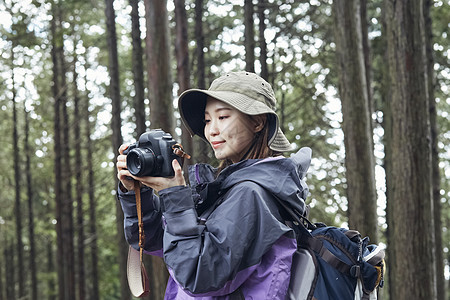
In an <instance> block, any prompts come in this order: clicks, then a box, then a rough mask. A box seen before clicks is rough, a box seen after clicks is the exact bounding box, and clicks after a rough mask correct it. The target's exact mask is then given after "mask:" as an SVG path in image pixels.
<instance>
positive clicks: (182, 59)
mask: <svg viewBox="0 0 450 300" xmlns="http://www.w3.org/2000/svg"><path fill="white" fill-rule="evenodd" d="M174 3H175V29H176V40H175V56H176V58H177V81H178V87H179V88H178V96H179V95H180V94H181V93H182V92H184V91H185V90H187V89H189V88H190V87H191V84H190V74H191V72H190V70H189V39H188V22H187V16H186V8H185V1H184V0H175V2H174ZM181 123H182V124H181V129H182V133H181V143H182V145H183V147H184V150H185V151H186V152H187V153H192V138H191V136H190V135H189V132H188V130H187V128H186V126H185V125H184V123H183V122H181ZM183 169H184V170H185V174H187V163H185V164H184V166H183Z"/></svg>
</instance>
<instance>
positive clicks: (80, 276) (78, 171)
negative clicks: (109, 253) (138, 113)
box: [73, 43, 86, 300]
mask: <svg viewBox="0 0 450 300" xmlns="http://www.w3.org/2000/svg"><path fill="white" fill-rule="evenodd" d="M75 44H76V43H75ZM77 61H78V58H77V55H76V54H75V55H74V58H73V101H74V138H75V180H76V183H75V186H76V188H75V195H76V196H75V198H76V203H77V221H76V222H77V225H76V227H77V230H78V231H77V232H78V243H77V259H78V261H77V287H78V299H79V300H84V299H85V298H86V279H85V263H84V240H85V237H84V222H83V220H84V213H83V192H84V191H83V179H82V178H83V174H82V170H83V160H82V158H81V144H82V141H81V129H80V123H81V115H80V97H79V93H78V85H77V80H78V72H77V68H76V63H77Z"/></svg>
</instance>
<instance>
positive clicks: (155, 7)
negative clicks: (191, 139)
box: [144, 0, 175, 133]
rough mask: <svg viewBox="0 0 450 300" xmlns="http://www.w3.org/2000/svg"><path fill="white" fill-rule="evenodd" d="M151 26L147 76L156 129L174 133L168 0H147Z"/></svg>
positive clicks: (151, 119)
mask: <svg viewBox="0 0 450 300" xmlns="http://www.w3.org/2000/svg"><path fill="white" fill-rule="evenodd" d="M144 3H145V12H146V24H147V37H146V45H147V48H146V49H147V57H148V62H147V73H148V87H149V94H150V95H149V98H150V121H151V127H152V128H161V129H162V130H164V131H166V132H170V133H173V130H174V128H175V121H174V117H173V97H172V79H171V73H170V71H171V68H170V47H169V25H168V16H167V0H145V1H144Z"/></svg>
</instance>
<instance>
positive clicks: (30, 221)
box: [24, 108, 38, 300]
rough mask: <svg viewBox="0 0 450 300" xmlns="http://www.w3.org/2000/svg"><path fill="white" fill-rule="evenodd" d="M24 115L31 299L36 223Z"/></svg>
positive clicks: (34, 298) (34, 294) (34, 282)
mask: <svg viewBox="0 0 450 300" xmlns="http://www.w3.org/2000/svg"><path fill="white" fill-rule="evenodd" d="M24 116H25V141H24V145H25V176H26V180H27V198H28V235H29V240H30V260H29V264H30V265H29V267H30V275H31V299H32V300H37V299H38V289H37V274H36V273H37V271H36V244H35V241H34V226H35V225H36V224H35V222H34V208H33V200H34V195H33V183H32V180H31V179H32V178H31V158H30V157H31V149H30V143H29V131H30V125H29V118H28V112H27V110H26V109H25V108H24Z"/></svg>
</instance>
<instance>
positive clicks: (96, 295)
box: [83, 59, 100, 299]
mask: <svg viewBox="0 0 450 300" xmlns="http://www.w3.org/2000/svg"><path fill="white" fill-rule="evenodd" d="M86 61H87V59H86ZM85 82H87V80H85ZM85 90H87V87H85ZM84 98H85V101H84V107H83V111H84V113H83V117H84V119H83V121H84V122H83V123H84V128H85V132H84V135H85V138H84V140H85V142H86V156H85V159H86V170H87V173H88V174H87V182H88V185H87V193H88V201H89V205H88V206H89V221H88V222H89V240H90V241H91V242H90V243H89V246H90V247H89V249H90V254H91V255H90V258H91V261H90V264H89V266H90V272H89V276H90V278H89V282H90V283H91V288H92V290H91V294H90V299H100V292H99V282H98V281H99V279H98V277H99V276H98V255H97V253H98V246H97V227H96V222H97V219H96V203H95V194H94V187H95V177H94V166H93V160H92V156H93V154H92V151H93V150H94V149H93V147H92V142H93V141H92V139H91V127H92V125H91V122H90V121H89V118H90V113H89V98H88V97H86V96H85V97H84Z"/></svg>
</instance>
